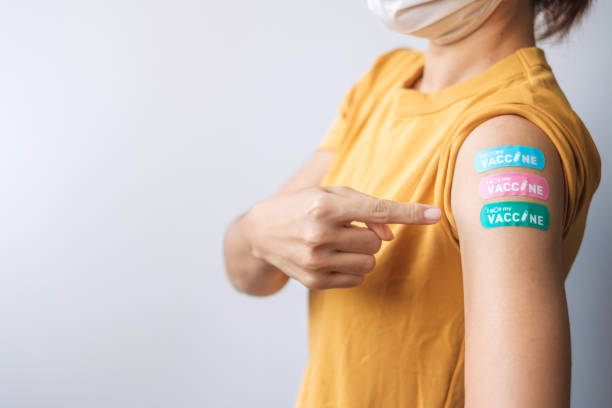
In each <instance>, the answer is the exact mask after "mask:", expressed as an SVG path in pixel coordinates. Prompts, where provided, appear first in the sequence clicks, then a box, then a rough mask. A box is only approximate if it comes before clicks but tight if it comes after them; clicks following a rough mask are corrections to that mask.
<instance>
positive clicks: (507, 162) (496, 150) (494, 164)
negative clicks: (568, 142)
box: [474, 145, 545, 173]
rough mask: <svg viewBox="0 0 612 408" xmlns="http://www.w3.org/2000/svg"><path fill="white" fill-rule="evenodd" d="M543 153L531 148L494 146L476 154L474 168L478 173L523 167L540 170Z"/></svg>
mask: <svg viewBox="0 0 612 408" xmlns="http://www.w3.org/2000/svg"><path fill="white" fill-rule="evenodd" d="M544 162H545V159H544V153H542V151H541V150H540V149H537V148H535V147H531V146H521V145H507V146H496V147H492V148H490V149H485V150H481V151H479V152H478V153H476V157H475V158H474V166H475V167H476V170H477V171H478V172H479V173H482V172H484V171H487V170H491V169H496V168H498V167H507V166H523V167H531V168H532V169H537V170H542V169H543V168H544Z"/></svg>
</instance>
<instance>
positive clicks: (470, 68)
mask: <svg viewBox="0 0 612 408" xmlns="http://www.w3.org/2000/svg"><path fill="white" fill-rule="evenodd" d="M523 3H525V4H523ZM530 3H531V2H530V1H529V0H527V1H525V0H509V1H503V2H502V3H501V4H500V5H499V7H498V8H497V10H495V12H494V13H493V14H492V15H491V16H490V17H489V18H488V19H487V21H485V23H484V24H483V25H481V26H480V27H479V28H478V29H477V30H476V31H474V32H473V33H471V34H470V35H469V36H467V37H465V38H463V39H462V40H459V41H457V42H455V43H452V44H448V45H436V44H434V43H432V42H430V44H429V49H428V51H427V53H426V57H425V66H424V69H423V75H422V76H421V78H419V80H418V81H417V82H416V83H415V84H414V88H415V89H417V90H418V91H420V92H424V93H431V92H436V91H439V90H441V89H444V88H446V87H449V86H451V85H453V84H456V83H458V82H462V81H464V80H466V79H468V78H471V77H473V76H475V75H477V74H478V73H480V72H482V71H484V70H486V69H487V68H488V67H490V66H491V65H493V64H495V63H496V62H497V61H499V60H501V59H502V58H504V57H506V56H508V55H509V54H512V53H513V52H515V51H516V50H517V49H519V48H523V47H530V46H533V45H535V38H534V32H533V31H534V30H533V22H534V15H533V8H532V7H531V6H530Z"/></svg>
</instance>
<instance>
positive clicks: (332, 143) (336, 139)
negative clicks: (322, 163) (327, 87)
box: [317, 81, 361, 153]
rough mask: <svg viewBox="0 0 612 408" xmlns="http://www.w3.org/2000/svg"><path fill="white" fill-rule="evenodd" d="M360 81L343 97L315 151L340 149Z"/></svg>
mask: <svg viewBox="0 0 612 408" xmlns="http://www.w3.org/2000/svg"><path fill="white" fill-rule="evenodd" d="M360 82H361V81H357V83H355V84H354V85H353V86H352V87H351V89H350V90H349V91H348V92H347V93H346V95H344V99H343V100H342V103H341V104H340V108H339V109H338V112H337V113H336V117H335V118H334V120H333V122H332V124H331V126H330V127H329V129H328V130H327V132H326V133H325V136H324V137H323V140H321V141H320V142H319V144H318V146H317V150H329V151H332V152H334V153H335V152H337V151H338V148H339V147H340V143H341V142H342V136H343V135H344V133H345V132H346V127H347V126H346V124H347V121H348V116H349V112H350V111H351V107H352V106H353V103H352V101H353V99H354V96H355V93H356V92H357V88H358V87H359V84H360Z"/></svg>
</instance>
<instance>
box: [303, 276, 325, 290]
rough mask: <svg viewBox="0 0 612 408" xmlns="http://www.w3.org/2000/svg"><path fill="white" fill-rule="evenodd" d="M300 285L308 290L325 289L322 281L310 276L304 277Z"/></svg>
mask: <svg viewBox="0 0 612 408" xmlns="http://www.w3.org/2000/svg"><path fill="white" fill-rule="evenodd" d="M302 283H303V284H304V286H306V287H307V288H308V289H315V290H320V289H325V287H326V284H325V281H324V280H323V279H321V278H320V277H318V276H314V275H310V274H309V275H306V276H305V277H304V279H303V280H302Z"/></svg>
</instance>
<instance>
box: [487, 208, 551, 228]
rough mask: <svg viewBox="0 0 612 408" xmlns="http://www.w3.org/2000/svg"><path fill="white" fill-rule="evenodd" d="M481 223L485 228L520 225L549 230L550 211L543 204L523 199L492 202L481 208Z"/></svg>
mask: <svg viewBox="0 0 612 408" xmlns="http://www.w3.org/2000/svg"><path fill="white" fill-rule="evenodd" d="M480 224H482V226H483V227H484V228H494V227H509V226H519V227H532V228H539V229H541V230H547V229H548V226H549V225H550V213H549V212H548V208H546V206H544V205H542V204H536V203H526V202H523V201H503V202H499V203H490V204H485V205H483V206H482V209H481V210H480Z"/></svg>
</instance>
